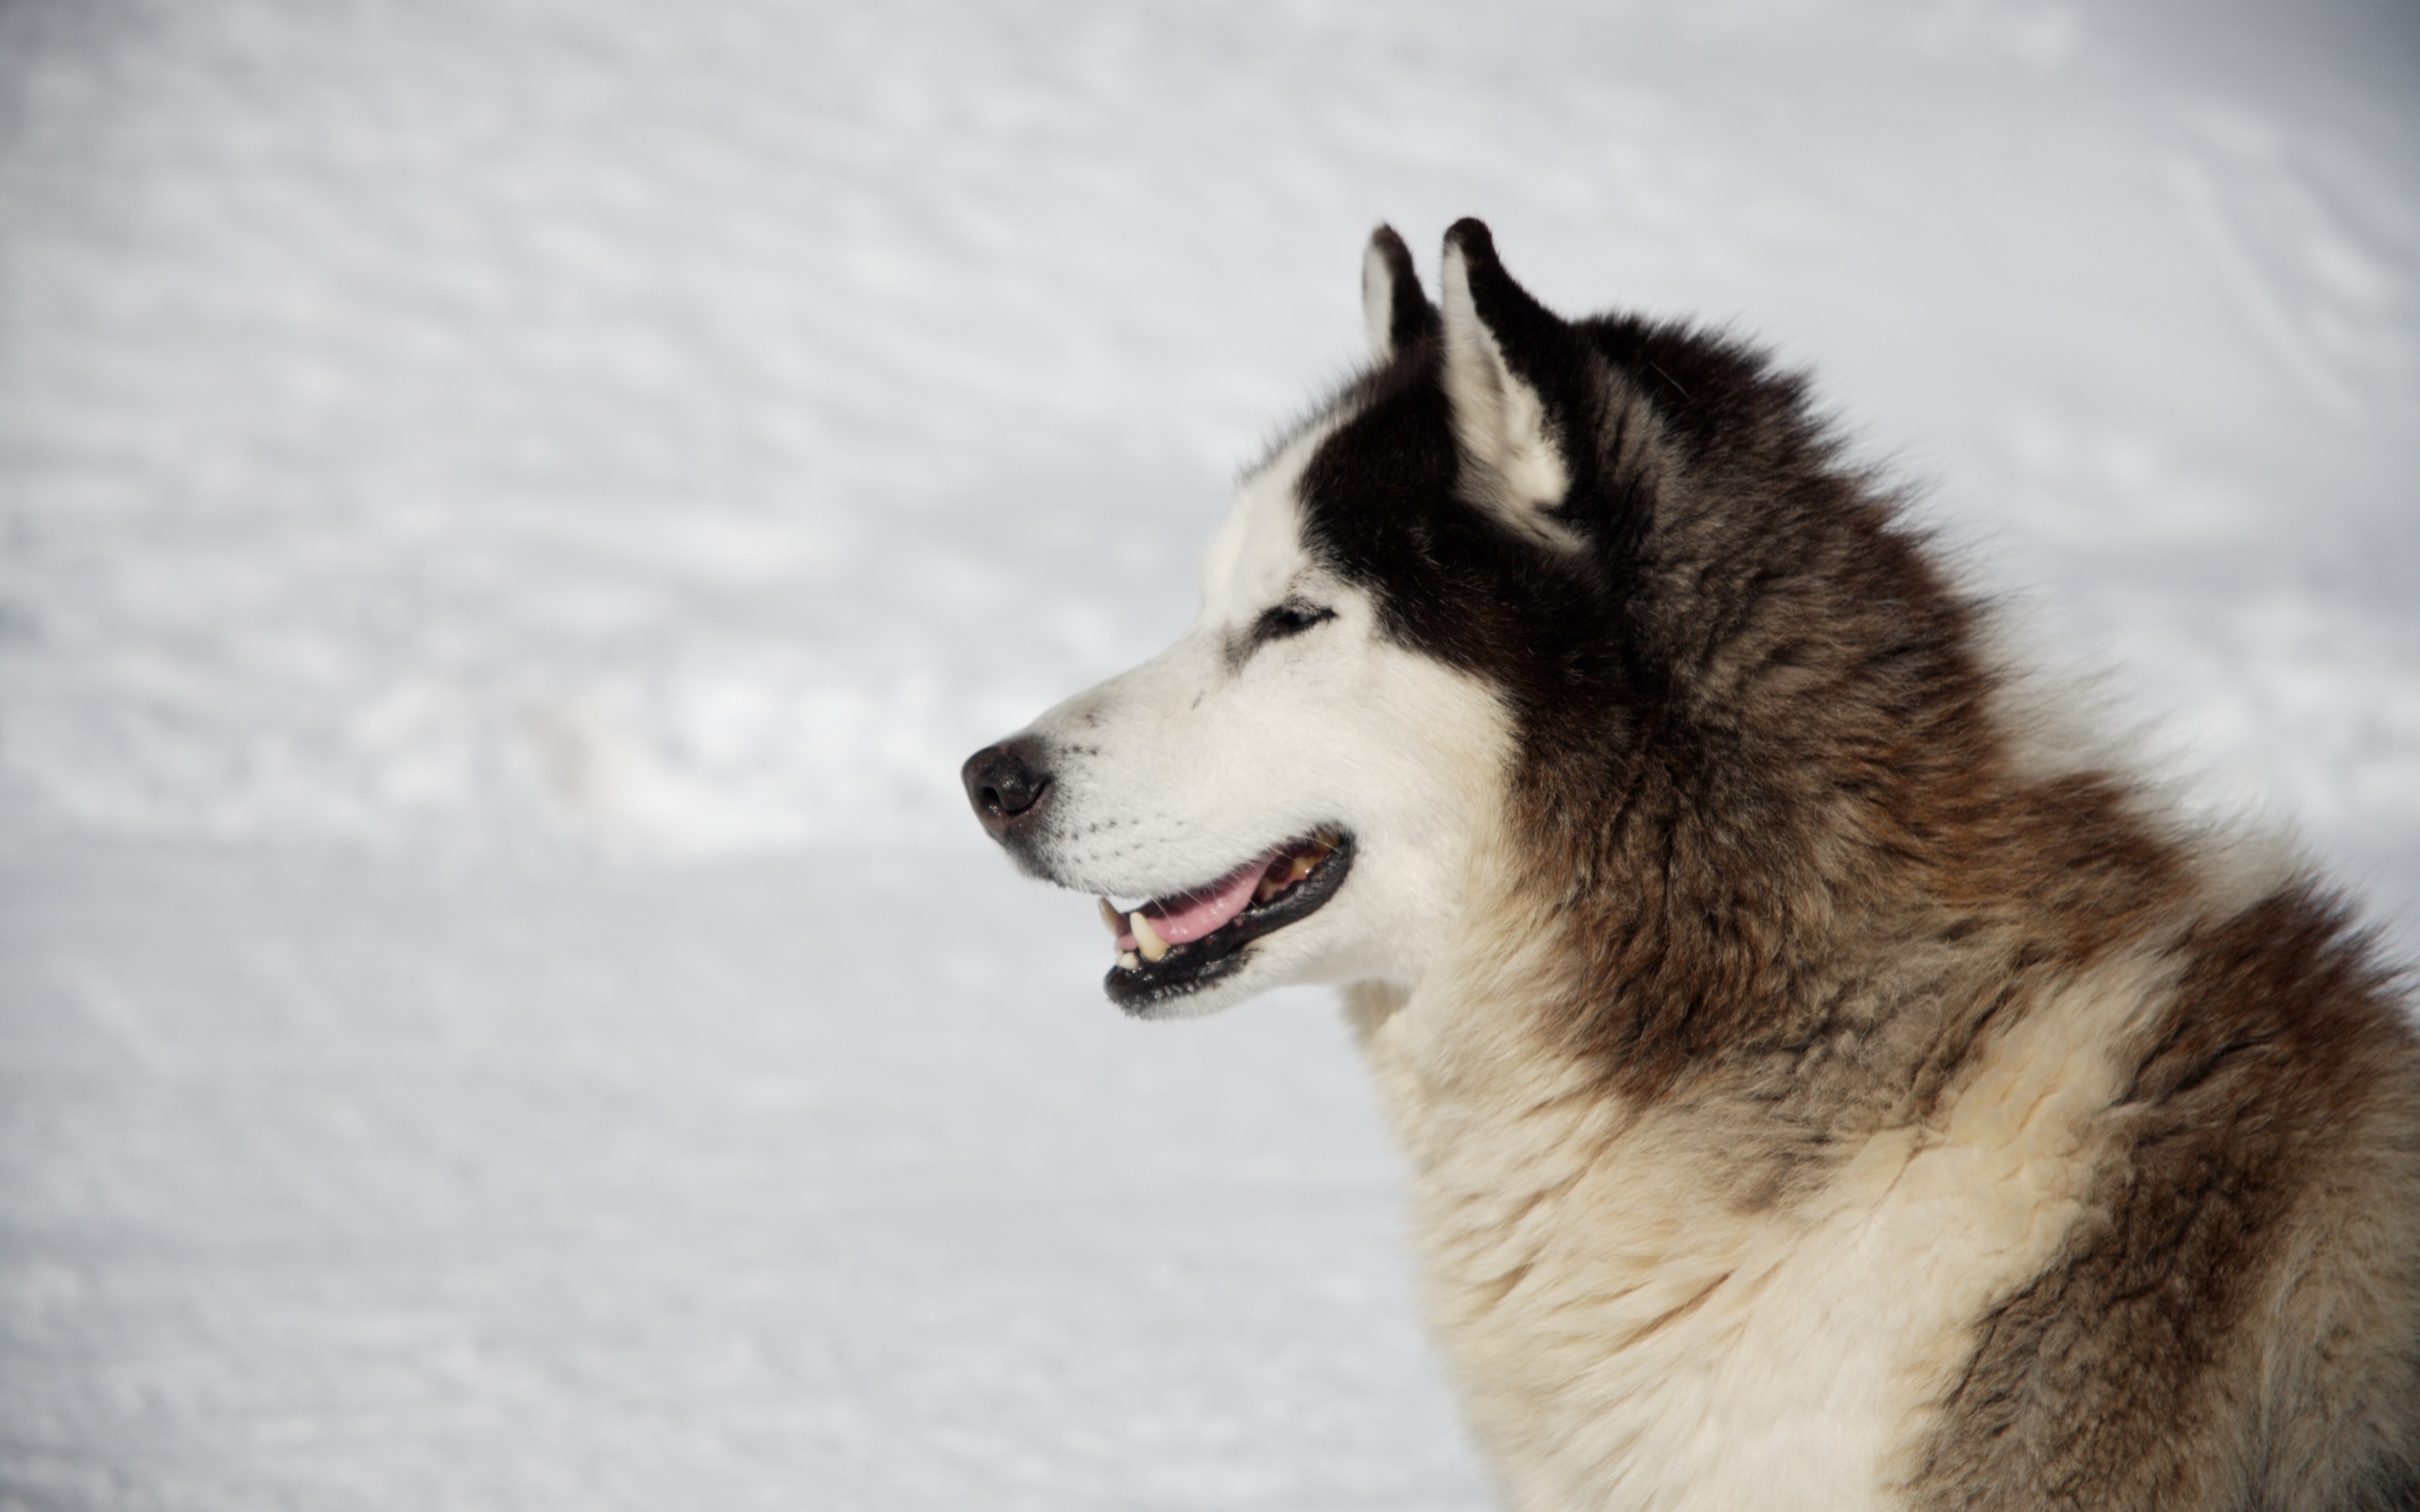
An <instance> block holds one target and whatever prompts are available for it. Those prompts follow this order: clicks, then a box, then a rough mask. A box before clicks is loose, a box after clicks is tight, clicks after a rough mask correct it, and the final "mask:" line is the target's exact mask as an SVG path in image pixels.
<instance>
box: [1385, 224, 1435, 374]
mask: <svg viewBox="0 0 2420 1512" xmlns="http://www.w3.org/2000/svg"><path fill="white" fill-rule="evenodd" d="M1370 245H1371V246H1372V247H1373V248H1374V249H1376V250H1377V253H1378V255H1379V256H1380V257H1381V258H1382V259H1384V260H1385V262H1386V265H1387V281H1388V283H1387V288H1388V304H1387V308H1388V321H1387V344H1388V346H1389V347H1391V348H1392V350H1393V352H1394V353H1395V355H1396V356H1397V357H1401V356H1402V355H1403V354H1404V353H1405V352H1410V351H1412V350H1413V349H1414V348H1417V347H1419V346H1420V345H1422V344H1423V343H1425V342H1426V341H1428V340H1429V339H1431V338H1432V337H1434V336H1435V335H1437V307H1436V306H1435V305H1433V304H1431V303H1429V302H1428V297H1427V296H1426V295H1425V294H1423V293H1422V292H1421V291H1420V274H1419V272H1418V271H1417V270H1416V269H1415V268H1413V266H1411V249H1409V248H1408V247H1406V246H1405V245H1404V244H1403V238H1402V237H1400V236H1398V235H1396V234H1395V231H1394V228H1393V227H1392V226H1384V225H1382V226H1380V227H1379V228H1378V229H1377V230H1376V231H1374V232H1371V233H1370Z"/></svg>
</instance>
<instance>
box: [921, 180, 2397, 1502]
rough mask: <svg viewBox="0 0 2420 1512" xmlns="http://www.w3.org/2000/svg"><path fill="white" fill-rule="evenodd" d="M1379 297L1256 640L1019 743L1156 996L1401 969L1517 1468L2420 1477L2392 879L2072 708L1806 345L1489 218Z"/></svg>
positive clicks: (1395, 995)
mask: <svg viewBox="0 0 2420 1512" xmlns="http://www.w3.org/2000/svg"><path fill="white" fill-rule="evenodd" d="M1363 292H1364V306H1365V309H1366V313H1367V318H1368V324H1369V335H1370V345H1371V350H1372V353H1373V361H1372V364H1371V367H1370V368H1369V369H1368V370H1367V371H1366V372H1365V373H1363V374H1362V375H1361V376H1360V377H1358V378H1357V380H1355V381H1354V382H1352V383H1351V384H1349V385H1348V386H1347V387H1345V388H1344V389H1343V391H1342V392H1340V394H1338V395H1337V396H1336V397H1335V399H1334V400H1333V401H1332V402H1330V403H1329V404H1326V405H1325V406H1324V407H1323V408H1322V410H1321V411H1320V413H1319V414H1318V415H1317V416H1316V417H1315V418H1314V419H1312V420H1311V421H1308V422H1307V423H1305V424H1304V425H1303V426H1302V427H1301V428H1300V429H1299V430H1297V431H1296V432H1295V433H1294V434H1293V435H1292V436H1291V437H1290V438H1288V439H1287V440H1285V441H1284V442H1283V443H1282V444H1280V445H1279V446H1277V447H1276V448H1275V450H1274V452H1273V453H1272V455H1270V456H1269V457H1268V459H1267V460H1265V461H1264V462H1262V463H1261V464H1260V465H1259V466H1258V467H1257V468H1256V469H1254V470H1253V472H1251V473H1250V474H1249V475H1247V476H1246V477H1245V479H1244V480H1243V482H1242V484H1241V485H1240V487H1239V490H1238V492H1237V495H1236V501H1235V505H1234V512H1233V514H1232V515H1231V517H1230V518H1229V519H1228V521H1227V523H1226V524H1225V526H1224V527H1223V528H1222V529H1221V530H1220V531H1219V535H1218V537H1217V539H1216V541H1215V542H1214V543H1213V544H1212V546H1211V548H1210V552H1209V557H1208V559H1207V562H1206V564H1205V565H1204V567H1203V570H1202V596H1203V608H1202V610H1201V617H1200V618H1199V619H1198V620H1196V621H1195V622H1194V624H1193V626H1192V627H1191V628H1190V629H1188V630H1187V631H1186V632H1185V633H1184V636H1183V637H1182V638H1181V639H1179V640H1178V641H1177V642H1176V644H1174V645H1172V646H1170V647H1169V648H1168V649H1167V651H1165V652H1164V653H1162V654H1161V655H1160V656H1158V657H1157V658H1155V659H1154V660H1152V661H1150V662H1146V663H1144V664H1143V665H1142V666H1140V667H1137V668H1135V669H1134V670H1133V671H1132V672H1129V673H1127V674H1125V675H1124V676H1122V677H1119V678H1116V679H1113V680H1112V681H1110V682H1107V683H1104V684H1103V685H1101V686H1100V687H1098V688H1096V689H1094V690H1093V691H1091V692H1089V693H1085V694H1081V695H1080V696H1076V697H1074V698H1071V699H1069V700H1068V701H1067V702H1065V703H1063V704H1062V705H1060V706H1059V707H1058V708H1056V709H1053V710H1051V711H1050V712H1049V713H1046V714H1045V715H1043V716H1042V717H1041V718H1040V719H1039V720H1037V721H1035V723H1034V724H1033V725H1032V726H1030V727H1029V729H1027V730H1024V731H1023V732H1021V733H1019V734H1017V735H1016V736H1014V737H1013V738H1011V739H1010V740H1008V741H1006V742H1004V743H1002V744H1001V745H998V746H994V747H991V748H989V749H987V750H984V751H982V752H980V753H978V754H977V756H975V757H974V759H973V760H971V761H970V762H968V763H967V765H966V770H965V781H966V786H967V790H968V794H969V796H970V798H971V799H973V801H974V804H975V807H976V810H977V814H978V816H980V817H981V819H982V821H983V823H984V824H985V825H986V826H987V827H988V828H989V829H990V830H991V832H992V833H993V834H994V835H995V836H996V837H997V838H998V839H999V840H1000V842H1001V843H1002V844H1003V845H1005V846H1006V847H1007V849H1008V851H1009V852H1010V854H1011V856H1013V857H1014V858H1015V860H1016V862H1017V864H1018V865H1019V866H1020V867H1022V868H1024V869H1025V870H1027V871H1029V872H1030V873H1032V874H1034V875H1036V876H1039V877H1042V878H1045V879H1046V880H1048V881H1051V882H1054V883H1057V884H1059V885H1062V886H1065V887H1072V888H1080V889H1084V890H1087V891H1091V892H1096V893H1099V894H1103V895H1104V902H1103V905H1102V906H1103V909H1104V911H1105V913H1106V915H1107V917H1108V920H1109V925H1110V928H1111V929H1112V931H1114V932H1115V936H1116V946H1115V948H1116V951H1117V953H1118V954H1117V959H1116V965H1115V968H1114V969H1113V970H1112V971H1110V973H1109V978H1108V989H1109V995H1110V997H1111V998H1112V999H1113V1000H1114V1001H1115V1002H1116V1003H1117V1004H1118V1005H1120V1006H1121V1007H1123V1008H1125V1009H1126V1010H1127V1011H1128V1012H1130V1013H1132V1014H1134V1015H1135V1016H1137V1017H1140V1018H1170V1017H1176V1016H1179V1015H1184V1014H1196V1013H1205V1012H1208V1011H1210V1010H1212V1009H1214V1008H1220V1007H1224V1006H1226V1005H1229V1004H1233V1003H1236V1002H1238V1001H1240V1000H1242V999H1244V998H1247V997H1251V996H1253V994H1255V993H1258V992H1261V991H1264V990H1266V989H1268V988H1272V987H1276V986H1278V985H1280V984H1283V983H1292V982H1327V983H1335V984H1339V985H1340V986H1341V987H1342V988H1343V989H1344V998H1345V1002H1346V1005H1347V1009H1348V1013H1349V1017H1350V1019H1351V1022H1352V1023H1353V1025H1354V1028H1355V1031H1356V1033H1357V1037H1358V1039H1359V1040H1360V1043H1361V1045H1362V1047H1363V1049H1364V1051H1365V1052H1366V1054H1367V1056H1368V1058H1369V1061H1370V1064H1371V1066H1372V1069H1373V1071H1374V1074H1375V1076H1376V1079H1377V1083H1378V1087H1379V1089H1380V1093H1381V1102H1382V1104H1383V1106H1384V1107H1385V1108H1386V1111H1387V1114H1388V1116H1389V1118H1390V1119H1391V1120H1392V1124H1393V1125H1394V1131H1395V1134H1396V1137H1397V1139H1398V1140H1399V1142H1400V1143H1401V1145H1402V1147H1403V1149H1404V1150H1405V1152H1406V1153H1407V1155H1408V1157H1409V1165H1410V1171H1411V1181H1412V1187H1413V1192H1414V1207H1413V1211H1414V1231H1415V1233H1416V1234H1417V1236H1418V1240H1419V1244H1420V1246H1421V1248H1422V1250H1423V1273H1424V1278H1425V1284H1426V1295H1427V1299H1428V1304H1429V1308H1430V1311H1431V1314H1432V1321H1433V1323H1434V1326H1435V1329H1436V1332H1437V1334H1438V1336H1439V1337H1440V1339H1441V1340H1442V1342H1443V1346H1444V1348H1445V1349H1446V1350H1447V1352H1448V1354H1449V1356H1450V1358H1451V1360H1452V1363H1453V1365H1454V1366H1455V1371H1456V1374H1457V1376H1458V1378H1459V1380H1460V1383H1461V1388H1462V1391H1463V1394H1464V1397H1465V1400H1466V1402H1467V1406H1468V1410H1469V1413H1470V1416H1471V1417H1472V1419H1473V1421H1474V1423H1475V1425H1476V1429H1477V1432H1478V1438H1479V1440H1480V1442H1481V1444H1482V1445H1483V1446H1484V1447H1485V1449H1486V1451H1487V1452H1488V1453H1489V1455H1490V1456H1491V1457H1492V1459H1493V1461H1494V1463H1495V1469H1496V1472H1497V1474H1498V1477H1499V1479H1500V1482H1501V1485H1502V1487H1503V1490H1504V1494H1505V1497H1506V1500H1507V1501H1508V1502H1509V1503H1510V1504H1511V1505H1513V1506H1514V1507H1517V1508H1523V1509H1541V1512H1542V1509H1556V1512H1563V1509H1574V1508H1607V1507H1640V1508H1646V1507H1655V1508H1665V1507H1672V1508H1680V1507H1689V1508H1741V1509H1754V1512H1772V1509H1776V1508H1789V1507H1876V1506H1890V1507H1908V1508H1927V1509H1942V1512H1948V1509H1953V1508H1957V1509H1967V1508H2012V1509H2014V1508H2045V1507H2123V1508H2143V1509H2159V1512H2181V1509H2187V1508H2218V1507H2225V1508H2242V1509H2284V1508H2321V1507H2325V1508H2342V1509H2353V1508H2366V1509H2376V1512H2385V1509H2389V1508H2402V1509H2410V1508H2415V1507H2420V1046H2415V1039H2414V1034H2413V1031H2412V1028H2411V1024H2410V1022H2409V1021H2408V1019H2407V1017H2406V1009H2405V1005H2404V1003H2403V1001H2402V999H2401V997H2400V995H2399V991H2398V988H2397V986H2396V984H2395V982H2394V977H2393V975H2392V973H2390V972H2389V971H2385V970H2384V969H2382V968H2381V967H2380V965H2379V964H2378V963H2377V959H2376V958H2375V956H2374V954H2373V953H2372V950H2371V947H2370V945H2369V943H2368V941H2367V940H2366V939H2365V938H2364V937H2363V936H2360V935H2359V934H2357V933H2354V932H2353V931H2352V929H2351V927H2350V925H2349V923H2348V916H2347V910H2346V908H2345V907H2344V906H2343V905H2342V903H2340V902H2338V901H2336V900H2335V899H2334V898H2333V897H2332V896H2331V895H2330V894H2329V893H2327V892H2326V891H2325V890H2324V889H2323V888H2322V887H2321V886H2319V885H2317V884H2315V883H2314V882H2313V881H2312V880H2311V879H2310V878H2309V877H2308V875H2307V874H2305V873H2304V872H2303V871H2301V870H2300V869H2298V868H2297V867H2296V866H2295V864H2294V863H2293V861H2292V859H2291V858H2290V856H2284V855H2277V854H2271V853H2269V851H2264V850H2262V849H2261V848H2259V847H2256V846H2251V845H2248V844H2245V843H2241V842H2233V841H2227V840H2224V839H2223V838H2222V837H2214V836H2213V835H2211V834H2208V833H2201V832H2198V831H2196V830H2195V829H2193V828H2191V827H2189V826H2187V825H2186V824H2185V823H2183V822H2182V821H2181V820H2179V819H2177V818H2175V817H2173V816H2171V815H2170V814H2169V812H2168V811H2166V810H2164V809H2163V808H2162V807H2161V806H2160V804H2158V803H2157V802H2155V801H2153V799H2152V798H2151V797H2150V796H2149V789H2147V788H2146V787H2145V785H2144V784H2142V783H2140V782H2136V781H2135V780H2134V779H2132V778H2130V777H2128V776H2127V775H2125V774H2124V773H2123V772H2121V771H2120V770H2118V769H2116V768H2114V767H2113V766H2111V765H2107V764H2102V763H2099V762H2096V761H2095V760H2093V759H2091V758H2090V757H2088V756H2085V755H2083V754H2079V747H2072V746H2069V747H2060V746H2058V745H2055V744H2054V743H2052V742H2050V741H2048V740H2046V739H2044V738H2043V737H2042V735H2041V726H2040V723H2039V721H2038V720H2037V719H2035V718H2033V717H2031V716H2029V715H2028V714H2026V713H2024V709H2025V707H2026V705H2025V701H2024V700H2023V699H2021V698H2020V697H2018V696H2016V690H2017V688H2018V687H2019V683H2018V682H2017V681H2016V680H2015V679H2014V674H2013V673H2012V671H2011V670H2010V669H2008V668H2007V667H2005V666H2003V665H2002V664H2000V663H1999V662H1997V660H1996V659H1995V657H1994V655H1993V654H1992V652H1991V648H1990V643H1989V639H1988V637H1987V636H1986V635H1985V634H1984V633H1983V630H1982V627H1981V613H1980V611H1979V609H1978V607H1977V605H1976V604H1975V603H1974V602H1973V601H1972V600H1971V599H1970V598H1968V597H1967V596H1965V595H1963V594H1962V593H1961V592H1959V591H1958V590H1957V588H1956V587H1955V586H1954V585H1953V583H1952V581H1951V580H1950V578H1949V576H1947V575H1946V574H1945V571H1944V569H1943V568H1942V567H1941V565H1939V564H1938V563H1937V562H1936V561H1935V560H1934V559H1933V558H1932V557H1931V556H1930V555H1929V554H1928V552H1927V547H1926V545H1925V543H1924V541H1922V539H1921V538H1920V537H1919V536H1918V535H1917V534H1915V533H1914V532H1912V531H1911V530H1910V528H1909V527H1908V526H1907V525H1906V524H1904V523H1903V522H1902V521H1900V520H1899V519H1898V518H1897V515H1896V512H1895V510H1894V507H1893V500H1892V499H1891V498H1890V497H1889V496H1888V495H1887V494H1886V493H1885V492H1884V491H1883V490H1881V489H1880V488H1879V487H1878V486H1877V484H1876V482H1875V480H1874V479H1873V478H1871V477H1870V476H1868V475H1866V474H1863V473H1860V472H1857V471H1855V470H1853V469H1851V468H1849V467H1847V466H1846V465H1844V463H1843V462H1842V460H1841V455H1840V453H1839V450H1838V448H1837V446H1836V444H1835V442H1834V441H1833V440H1832V439H1831V438H1829V437H1827V435H1826V434H1825V432H1824V428H1823V426H1822V425H1821V424H1820V423H1819V422H1818V421H1816V420H1815V419H1814V418H1813V417H1812V415H1811V414H1810V412H1809V408H1808V404H1807V401H1806V390H1805V387H1804V386H1803V383H1802V381H1801V380H1800V379H1799V378H1796V377H1794V376H1790V375H1788V374H1784V373H1780V372H1776V371H1775V370H1774V369H1772V367H1771V366H1770V365H1769V363H1768V362H1767V361H1766V360H1765V359H1764V358H1762V357H1761V356H1759V355H1758V354H1757V353H1755V352H1752V351H1749V350H1747V349H1745V348H1742V347H1740V346H1738V345H1736V344H1734V343H1733V342H1731V341H1728V340H1725V339H1721V338H1720V337H1717V336H1713V335H1707V334H1705V333H1703V332H1701V331H1697V330H1692V329H1688V328H1685V327H1679V326H1672V325H1660V324H1653V323H1650V322H1647V321H1643V320H1640V319H1637V318H1626V317H1619V316H1605V317H1597V318H1589V319H1583V320H1577V321H1566V320H1564V319H1562V318H1559V317H1557V316H1556V315H1554V314H1553V313H1551V312H1549V311H1548V310H1547V308H1546V307H1545V306H1543V305H1542V304H1540V303H1539V302H1538V301H1536V300H1535V299H1533V298H1531V297H1530V295H1529V294H1528V293H1527V292H1526V291H1525V290H1523V289H1522V287H1521V286H1520V285H1519V284H1517V283H1514V282H1513V279H1512V278H1511V277H1510V276H1509V275H1508V274H1507V273H1506V272H1505V270H1504V268H1503V266H1502V265H1501V264H1500V263H1499V262H1498V261H1497V258H1496V254H1495V247H1494V244H1493V243H1492V241H1491V240H1490V238H1489V235H1488V232H1487V229H1486V228H1485V227H1484V226H1482V225H1480V224H1479V223H1478V221H1475V220H1465V221H1462V222H1461V223H1460V224H1458V225H1456V226H1455V227H1454V228H1453V230H1452V231H1450V232H1447V234H1446V237H1445V248H1444V264H1443V283H1442V300H1441V301H1440V302H1441V306H1442V307H1440V306H1432V305H1431V304H1430V303H1429V301H1427V299H1426V297H1425V296H1424V294H1423V293H1422V291H1421V289H1420V286H1419V283H1418V282H1417V280H1416V278H1415V276H1414V274H1413V270H1412V265H1411V260H1410V257H1409V254H1408V253H1407V252H1406V251H1405V249H1404V246H1403V243H1402V242H1401V241H1400V240H1399V239H1398V238H1397V237H1396V236H1395V234H1394V233H1393V232H1391V231H1389V230H1387V229H1385V228H1383V227H1382V228H1380V229H1379V231H1378V232H1376V234H1375V235H1374V237H1373V239H1372V241H1371V245H1370V249H1369V253H1368V257H1367V259H1366V261H1365V264H1364V269H1363ZM1108 898H1125V899H1129V900H1136V901H1134V902H1128V903H1124V904H1112V903H1109V902H1107V901H1106V899H1108Z"/></svg>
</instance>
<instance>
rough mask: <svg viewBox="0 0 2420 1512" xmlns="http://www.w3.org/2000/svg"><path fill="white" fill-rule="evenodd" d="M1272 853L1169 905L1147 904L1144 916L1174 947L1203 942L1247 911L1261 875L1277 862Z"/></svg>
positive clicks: (1169, 902) (1172, 901)
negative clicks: (1187, 941) (1196, 941)
mask: <svg viewBox="0 0 2420 1512" xmlns="http://www.w3.org/2000/svg"><path fill="white" fill-rule="evenodd" d="M1278 854H1279V852H1277V851H1271V852H1270V853H1269V854H1267V855H1265V856H1262V857H1261V858H1260V859H1259V860H1257V861H1253V862H1251V863H1248V864H1247V865H1244V866H1240V867H1237V868H1236V869H1235V870H1233V871H1231V872H1228V873H1227V874H1226V875H1225V876H1223V877H1221V878H1219V880H1218V881H1217V882H1214V883H1212V884H1211V885H1209V886H1207V887H1204V888H1202V889H1201V891H1200V892H1190V893H1186V894H1185V895H1184V896H1183V897H1181V898H1173V899H1170V900H1168V901H1167V902H1156V903H1147V904H1145V905H1144V907H1143V914H1144V917H1145V918H1147V919H1150V921H1151V928H1152V929H1153V930H1154V931H1156V932H1157V933H1158V935H1159V936H1160V938H1162V939H1164V940H1167V942H1168V943H1169V944H1171V945H1182V944H1184V942H1185V941H1186V940H1189V939H1200V938H1201V936H1204V935H1207V934H1209V933H1210V932H1211V931H1212V930H1214V929H1217V928H1218V927H1219V925H1221V924H1223V923H1225V922H1226V921H1227V920H1229V919H1233V918H1235V917H1236V915H1237V914H1240V913H1242V912H1243V911H1244V905H1245V904H1247V903H1249V902H1252V890H1253V888H1254V887H1255V886H1257V885H1259V884H1260V874H1261V873H1262V872H1264V871H1267V870H1268V869H1269V864H1270V863H1271V861H1274V860H1275V859H1277V856H1278Z"/></svg>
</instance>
